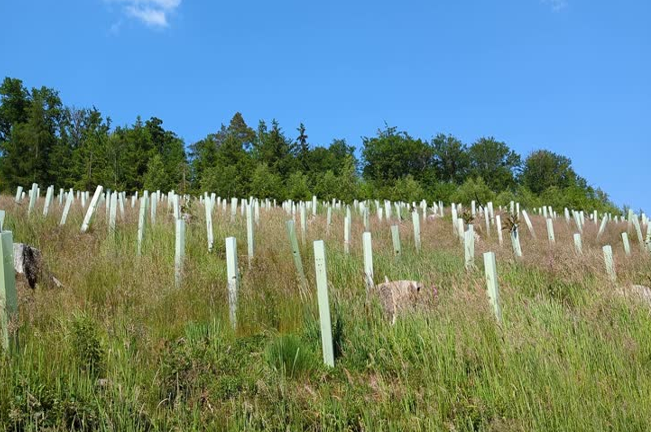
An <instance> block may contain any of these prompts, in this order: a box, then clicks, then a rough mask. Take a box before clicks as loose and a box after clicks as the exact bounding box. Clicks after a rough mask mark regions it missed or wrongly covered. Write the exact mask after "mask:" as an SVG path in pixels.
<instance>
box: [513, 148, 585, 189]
mask: <svg viewBox="0 0 651 432" xmlns="http://www.w3.org/2000/svg"><path fill="white" fill-rule="evenodd" d="M575 183H576V173H575V172H574V170H573V169H572V161H571V160H570V159H569V158H567V157H565V156H561V155H558V154H556V153H553V152H551V151H549V150H537V151H534V152H532V153H531V154H530V155H529V157H527V159H526V160H525V161H524V168H523V169H522V184H523V186H525V187H527V188H529V190H530V191H532V192H533V193H535V194H540V193H542V192H543V191H545V190H547V189H549V188H550V187H556V188H559V189H564V188H567V187H570V186H572V185H574V184H575Z"/></svg>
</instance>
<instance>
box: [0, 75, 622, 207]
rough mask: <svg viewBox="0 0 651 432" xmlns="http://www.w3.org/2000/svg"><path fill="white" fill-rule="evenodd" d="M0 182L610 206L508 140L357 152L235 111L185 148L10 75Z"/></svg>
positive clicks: (149, 123)
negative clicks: (251, 121)
mask: <svg viewBox="0 0 651 432" xmlns="http://www.w3.org/2000/svg"><path fill="white" fill-rule="evenodd" d="M0 181H1V183H0V187H1V188H2V189H3V190H4V191H7V190H15V188H16V187H17V186H19V185H20V186H24V187H28V186H29V185H30V184H31V183H32V182H36V183H39V184H41V185H50V184H54V185H56V186H57V187H63V188H71V187H72V188H75V189H82V190H92V189H93V188H94V187H95V186H96V185H98V184H101V185H103V186H105V187H107V188H111V189H113V190H125V191H127V192H135V191H136V190H144V189H147V190H161V191H168V190H172V189H174V190H176V191H179V192H181V193H202V192H204V191H209V192H215V193H217V194H218V195H221V196H224V197H229V196H238V197H244V196H249V195H253V196H257V197H261V198H275V199H278V200H283V199H294V200H299V199H310V198H311V197H312V195H313V194H316V195H317V196H318V197H319V198H321V199H327V200H330V199H332V198H337V199H341V200H344V201H347V202H350V201H352V200H353V199H390V200H395V201H398V200H401V201H410V202H411V201H420V200H421V199H427V200H428V201H434V200H442V201H444V202H447V203H449V202H461V203H469V202H470V201H471V200H476V201H478V202H479V203H485V202H488V201H494V202H495V203H496V204H498V205H506V204H508V203H509V202H510V201H511V200H514V201H519V202H520V203H522V204H523V205H524V206H527V207H534V206H540V205H551V206H553V207H555V208H563V207H568V208H575V209H586V210H588V209H590V210H591V209H597V210H599V211H612V212H618V211H619V210H618V209H617V208H616V206H615V205H614V204H613V203H612V202H611V201H610V200H609V198H608V195H607V194H606V193H605V192H604V191H602V190H601V189H598V188H594V187H593V186H591V185H589V184H588V182H587V181H586V179H584V178H583V177H581V176H579V175H578V174H577V173H576V172H575V171H574V169H573V168H572V163H571V161H570V159H569V158H567V157H565V156H562V155H559V154H556V153H553V152H551V151H549V150H544V149H540V150H535V151H533V152H531V153H530V154H529V155H528V156H527V157H526V158H524V159H523V158H522V157H521V156H520V155H519V154H517V153H516V152H515V151H513V150H512V149H511V148H510V147H509V146H508V145H507V144H506V143H504V142H501V141H498V140H496V139H494V138H492V137H482V138H479V139H477V140H476V141H475V142H473V143H472V144H465V143H463V142H462V141H461V140H459V139H458V138H456V137H454V136H452V135H445V134H438V135H436V136H434V137H433V138H432V139H431V140H429V141H427V140H423V139H420V138H414V137H412V136H411V135H409V134H408V133H407V132H404V131H399V130H398V129H397V128H396V127H392V126H388V125H386V126H385V127H384V128H383V129H381V130H378V131H377V133H376V134H375V135H374V136H371V137H363V138H362V142H361V158H359V159H358V158H357V156H356V154H355V147H354V146H352V145H349V144H348V143H347V142H346V140H343V139H334V140H333V141H332V142H331V143H330V144H329V145H327V146H322V145H312V144H311V143H310V140H309V137H308V135H307V131H306V128H305V126H304V125H303V124H300V125H299V126H298V128H297V129H296V133H295V134H294V137H292V136H289V135H288V134H287V133H285V132H284V131H283V129H282V128H281V126H280V125H279V123H278V122H277V121H276V120H272V121H271V122H270V123H267V122H265V121H264V120H260V121H259V122H258V125H257V127H256V128H255V129H254V128H252V127H250V126H249V125H247V123H246V122H245V120H244V118H243V117H242V115H241V114H240V113H235V115H233V117H232V118H231V120H230V122H229V123H228V124H227V125H224V124H222V125H221V127H220V128H219V130H217V131H216V132H214V133H210V134H208V135H207V136H206V137H205V138H203V139H201V140H199V141H197V142H195V143H191V144H190V145H188V146H186V145H185V143H184V142H183V140H182V139H181V138H180V137H179V136H178V135H177V134H176V133H174V132H173V131H170V130H166V129H165V128H164V127H163V121H162V120H161V119H159V118H156V117H152V118H150V119H148V120H145V121H143V120H142V119H141V118H140V117H138V118H136V120H135V122H134V123H133V124H132V125H125V126H116V127H113V125H112V122H111V119H110V117H107V116H105V115H103V114H102V113H101V112H100V111H99V110H98V109H97V108H95V107H92V108H75V107H72V106H65V105H64V104H63V102H62V100H61V98H60V96H59V93H58V91H56V90H54V89H51V88H47V87H41V88H32V89H28V88H27V87H25V85H24V84H23V82H22V81H21V80H20V79H17V78H10V77H6V78H5V79H4V80H3V82H2V85H1V86H0Z"/></svg>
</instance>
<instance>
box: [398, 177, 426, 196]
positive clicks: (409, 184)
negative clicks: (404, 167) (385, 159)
mask: <svg viewBox="0 0 651 432" xmlns="http://www.w3.org/2000/svg"><path fill="white" fill-rule="evenodd" d="M424 196H425V193H424V192H423V188H422V187H421V186H420V183H418V182H417V181H416V180H415V179H414V178H413V177H412V176H411V175H408V176H406V177H403V178H400V179H398V180H396V181H395V183H394V185H393V187H392V188H391V196H390V198H391V200H392V201H404V202H408V203H411V202H418V201H420V200H422V199H423V197H424Z"/></svg>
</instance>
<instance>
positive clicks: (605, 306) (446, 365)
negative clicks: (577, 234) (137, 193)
mask: <svg viewBox="0 0 651 432" xmlns="http://www.w3.org/2000/svg"><path fill="white" fill-rule="evenodd" d="M0 204H2V208H3V209H5V210H7V220H6V223H5V225H6V227H7V229H9V230H12V231H13V232H14V239H15V240H14V241H22V242H26V243H30V244H33V245H34V246H36V247H39V248H41V249H42V251H43V255H44V257H45V260H46V262H47V265H48V268H49V269H50V270H51V271H52V273H53V274H55V275H56V276H57V278H59V279H60V280H61V281H62V282H63V283H64V285H65V287H64V288H62V289H57V288H50V287H46V286H39V287H37V289H36V290H35V291H31V290H30V289H29V288H26V287H25V286H23V285H22V284H21V285H20V287H19V289H20V291H19V297H20V314H19V320H20V321H19V323H18V324H19V346H18V347H17V348H16V349H15V350H14V351H13V352H12V353H5V354H4V355H0V428H2V429H4V430H9V431H36V430H78V431H79V430H107V431H131V430H134V431H135V430H152V431H153V430H164V431H166V430H179V431H187V430H232V431H239V430H260V431H263V430H264V431H274V430H277V431H287V430H291V431H294V430H297V431H303V430H311V431H326V430H328V431H329V430H349V431H361V430H365V431H405V430H415V431H428V430H451V431H549V430H571V431H574V430H585V431H601V430H604V431H606V430H607V431H638V430H639V431H647V430H651V404H649V400H651V331H649V329H651V315H650V314H649V310H648V308H647V307H646V306H644V305H641V304H638V303H636V302H635V301H632V300H630V299H627V298H625V297H622V296H620V295H618V294H617V292H618V291H617V289H615V287H614V286H612V285H611V284H610V283H608V281H607V277H606V275H605V270H604V267H603V261H602V258H601V256H600V255H599V253H600V246H601V244H602V243H603V242H602V243H597V242H595V241H594V240H590V238H592V237H594V236H595V235H596V227H587V226H586V232H585V238H586V241H584V248H585V250H586V254H585V255H584V256H583V257H578V256H575V255H574V253H573V246H572V244H573V243H572V238H571V234H572V233H573V231H572V230H571V228H570V227H567V226H565V223H564V221H561V220H560V219H559V220H558V222H556V238H557V242H558V244H557V245H556V246H555V247H553V248H552V247H549V246H548V245H547V243H546V240H539V241H538V242H535V243H534V242H533V240H531V239H530V238H529V236H528V235H527V233H523V238H522V243H523V244H522V246H523V251H524V254H525V257H524V259H523V260H522V261H519V262H516V261H514V260H513V258H512V253H511V251H510V249H509V245H508V244H507V243H505V246H504V247H503V248H501V247H500V246H499V245H498V244H497V239H496V237H497V236H496V235H495V233H493V237H492V238H488V237H487V236H485V235H482V241H480V243H478V245H477V255H478V256H477V260H476V262H477V266H478V267H479V268H478V269H477V271H475V272H473V273H468V272H466V271H465V270H464V262H463V250H462V247H461V246H460V245H459V243H458V240H457V239H456V238H455V237H454V236H453V235H452V229H451V227H450V220H449V218H446V219H437V220H435V221H433V222H432V221H427V222H425V223H423V224H422V225H421V231H422V251H421V253H420V254H416V252H415V250H414V247H413V238H412V233H411V223H409V222H407V223H403V224H402V225H401V228H400V229H401V240H402V249H403V255H402V256H401V257H400V258H398V259H396V258H394V257H393V254H392V246H391V234H390V230H389V225H388V224H386V223H383V224H378V223H377V220H376V219H375V218H373V217H372V218H371V219H372V232H373V246H374V266H375V274H376V281H377V282H380V281H383V280H384V276H385V275H386V276H387V277H389V278H390V279H394V280H396V279H418V280H422V281H423V282H424V283H425V285H426V286H427V287H429V286H431V285H435V286H436V287H437V289H438V291H439V296H438V298H436V299H434V298H429V299H428V301H427V305H426V307H424V308H421V309H418V310H417V311H415V312H414V313H412V314H411V315H409V316H403V317H401V318H399V319H398V322H397V323H396V325H391V324H390V323H389V322H388V321H387V320H386V319H385V317H384V316H383V314H382V311H381V310H380V307H379V305H378V302H377V301H375V300H374V299H373V298H371V299H369V301H367V298H366V291H365V287H364V280H363V276H362V273H363V267H362V251H361V232H362V222H361V220H360V218H359V216H358V215H354V224H353V236H352V238H353V244H352V245H351V253H350V255H348V254H346V253H344V250H343V244H342V243H343V241H342V239H343V228H342V226H343V218H342V217H341V215H340V214H338V213H336V212H335V213H334V214H333V226H332V227H331V230H330V233H329V234H327V230H326V227H325V214H321V215H319V217H318V219H317V220H316V221H314V222H312V223H311V224H310V227H309V229H308V239H306V242H305V244H304V245H301V239H300V227H297V231H298V235H299V245H301V255H302V258H303V264H304V267H305V271H306V275H307V279H308V285H309V288H310V295H309V296H308V297H307V298H302V297H301V296H300V292H299V283H298V279H297V276H296V273H295V269H294V264H293V260H292V257H291V251H290V247H289V241H288V239H287V235H286V231H285V226H284V223H285V220H286V218H287V216H286V214H285V213H284V212H282V211H281V210H279V209H276V210H273V211H271V212H266V210H264V209H261V225H260V226H259V227H257V229H256V248H257V249H256V258H255V260H254V262H253V265H252V268H251V269H249V268H248V267H247V259H246V229H245V224H244V221H243V220H241V219H240V217H239V212H238V218H237V221H236V222H235V223H233V224H231V223H230V222H229V221H230V211H228V212H227V213H225V214H223V213H222V211H221V209H217V210H216V211H215V217H214V221H213V222H214V236H215V242H216V244H215V251H214V252H213V253H211V254H208V253H207V246H206V244H207V243H206V234H205V223H204V219H203V208H201V207H200V206H199V204H198V203H195V204H194V205H193V209H192V212H193V214H194V215H195V217H194V220H193V221H191V222H190V223H189V224H188V227H187V234H186V238H187V244H186V263H185V274H184V279H183V283H182V286H181V287H180V288H179V289H175V288H174V229H173V225H172V221H171V217H170V216H168V215H166V212H165V209H166V206H165V205H159V207H158V216H157V224H156V226H154V227H153V228H152V227H148V229H147V231H146V236H145V244H144V245H143V255H142V256H141V257H139V258H138V257H136V256H135V255H136V229H137V207H136V208H135V209H131V207H130V202H127V206H126V207H127V215H126V216H127V219H126V220H121V221H119V223H118V233H117V236H116V238H115V240H114V241H113V240H110V239H109V238H108V231H107V227H106V223H105V220H104V218H105V216H104V211H103V207H102V206H100V208H99V213H98V217H97V220H95V221H94V223H93V226H92V228H91V232H90V233H88V234H84V235H82V234H80V233H79V227H80V225H81V220H82V216H83V215H82V211H81V209H80V208H79V207H75V208H73V210H71V213H70V215H69V218H68V224H67V225H66V226H65V227H59V226H58V219H59V217H60V212H61V210H60V209H59V208H58V206H57V205H55V206H54V208H53V209H52V210H51V215H50V216H49V217H48V219H43V218H42V217H40V216H38V215H33V216H32V217H30V218H29V219H28V218H26V217H25V208H23V207H18V206H15V205H14V204H13V199H11V198H7V197H3V198H0ZM37 208H38V207H37ZM372 215H373V214H372ZM533 219H534V224H535V225H536V229H537V231H538V232H539V237H543V236H542V233H544V221H542V220H539V218H537V217H533ZM623 227H624V229H625V224H624V225H623ZM593 228H594V232H592V230H593ZM621 228H622V226H614V225H613V226H609V228H608V230H609V231H608V232H607V235H605V236H604V240H603V241H613V240H612V239H616V238H617V235H618V233H619V232H620V231H619V230H620V229H621ZM611 231H612V232H611ZM231 235H234V236H236V237H237V238H238V247H239V254H240V256H239V263H240V267H241V270H242V286H241V292H240V296H239V301H240V303H239V310H238V322H239V326H238V328H237V331H234V330H233V329H232V328H231V326H230V323H229V321H228V300H227V287H226V264H225V252H224V246H223V239H224V238H225V237H227V236H231ZM315 239H324V240H325V242H326V248H327V266H328V279H329V283H330V299H331V307H332V317H333V319H332V321H333V335H334V340H335V345H336V346H335V351H336V359H335V363H336V366H335V368H332V369H329V368H326V367H325V366H324V365H323V361H322V354H321V337H320V328H319V322H318V309H317V305H316V288H315V281H314V263H313V259H314V257H313V252H312V241H313V240H315ZM637 246H638V245H637V244H635V243H633V244H632V249H633V251H634V257H633V258H632V259H630V260H626V259H625V258H624V254H623V251H621V245H620V244H615V243H613V249H614V250H615V261H616V266H617V271H618V275H619V278H620V281H621V283H620V285H622V286H624V285H626V284H629V283H641V284H649V283H650V281H651V273H650V270H649V269H650V268H651V266H650V264H651V260H650V259H649V257H648V256H646V255H642V254H641V253H640V252H639V248H638V247H637ZM487 250H493V251H495V252H496V254H497V256H498V277H499V282H500V290H501V298H502V309H503V323H502V325H501V326H498V325H497V324H496V322H495V320H494V319H493V316H492V315H491V308H490V306H489V304H488V301H487V298H486V293H485V285H484V284H485V282H484V276H483V268H482V266H483V265H482V260H481V256H480V253H481V252H484V251H487ZM428 292H429V293H430V294H431V291H426V293H425V294H426V295H427V293H428Z"/></svg>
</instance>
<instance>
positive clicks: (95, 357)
mask: <svg viewBox="0 0 651 432" xmlns="http://www.w3.org/2000/svg"><path fill="white" fill-rule="evenodd" d="M70 337H71V346H72V351H73V354H74V357H73V358H74V360H75V361H76V364H77V367H78V368H79V369H80V370H81V371H84V372H86V373H89V374H91V375H93V376H102V375H103V374H104V370H105V359H106V350H105V349H104V347H103V346H102V341H101V339H100V337H99V332H98V331H97V325H96V324H95V323H94V322H93V320H92V319H91V318H89V317H88V316H86V315H77V316H75V317H74V318H73V319H72V322H71V329H70Z"/></svg>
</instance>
